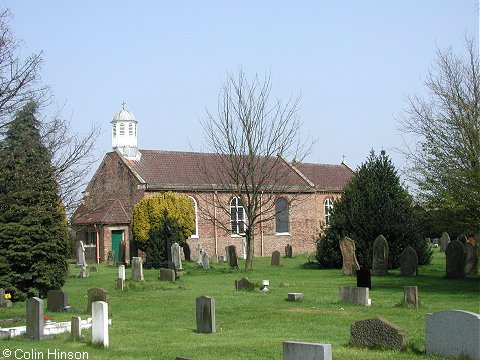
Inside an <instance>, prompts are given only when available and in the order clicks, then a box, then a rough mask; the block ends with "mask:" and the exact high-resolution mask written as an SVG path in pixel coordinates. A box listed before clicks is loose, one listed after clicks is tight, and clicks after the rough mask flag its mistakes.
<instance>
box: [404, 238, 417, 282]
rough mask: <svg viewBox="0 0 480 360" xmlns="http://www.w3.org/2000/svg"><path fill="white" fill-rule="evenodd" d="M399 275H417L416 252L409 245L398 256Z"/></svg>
mask: <svg viewBox="0 0 480 360" xmlns="http://www.w3.org/2000/svg"><path fill="white" fill-rule="evenodd" d="M400 275H401V276H417V275H418V256H417V252H416V251H415V250H414V249H413V248H412V247H411V246H409V245H407V247H406V248H405V249H404V250H403V251H402V253H401V254H400Z"/></svg>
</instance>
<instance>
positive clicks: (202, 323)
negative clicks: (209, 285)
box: [196, 296, 217, 333]
mask: <svg viewBox="0 0 480 360" xmlns="http://www.w3.org/2000/svg"><path fill="white" fill-rule="evenodd" d="M196 317H197V333H214V332H216V331H217V329H216V325H215V300H214V299H213V298H211V297H208V296H200V297H199V298H197V300H196Z"/></svg>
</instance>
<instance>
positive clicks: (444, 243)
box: [439, 232, 450, 252]
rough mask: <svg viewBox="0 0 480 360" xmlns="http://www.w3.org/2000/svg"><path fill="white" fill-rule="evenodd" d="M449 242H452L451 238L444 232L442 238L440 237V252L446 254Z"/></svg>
mask: <svg viewBox="0 0 480 360" xmlns="http://www.w3.org/2000/svg"><path fill="white" fill-rule="evenodd" d="M449 242H450V236H448V234H447V233H446V232H444V233H443V234H442V236H441V237H440V244H439V246H440V252H445V250H446V249H447V245H448V243H449Z"/></svg>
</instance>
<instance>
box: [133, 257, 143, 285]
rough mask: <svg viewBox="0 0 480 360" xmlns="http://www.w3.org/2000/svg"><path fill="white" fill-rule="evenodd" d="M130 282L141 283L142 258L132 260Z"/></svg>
mask: <svg viewBox="0 0 480 360" xmlns="http://www.w3.org/2000/svg"><path fill="white" fill-rule="evenodd" d="M132 280H135V281H143V280H144V278H143V262H142V258H140V257H134V258H132Z"/></svg>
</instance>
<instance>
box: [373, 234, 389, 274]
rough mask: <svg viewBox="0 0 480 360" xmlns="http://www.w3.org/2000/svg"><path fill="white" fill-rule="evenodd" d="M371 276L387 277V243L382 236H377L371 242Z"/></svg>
mask: <svg viewBox="0 0 480 360" xmlns="http://www.w3.org/2000/svg"><path fill="white" fill-rule="evenodd" d="M372 274H374V275H382V276H384V275H388V242H387V239H385V237H384V236H383V235H379V236H378V237H377V238H376V239H375V241H374V242H373V265H372Z"/></svg>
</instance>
